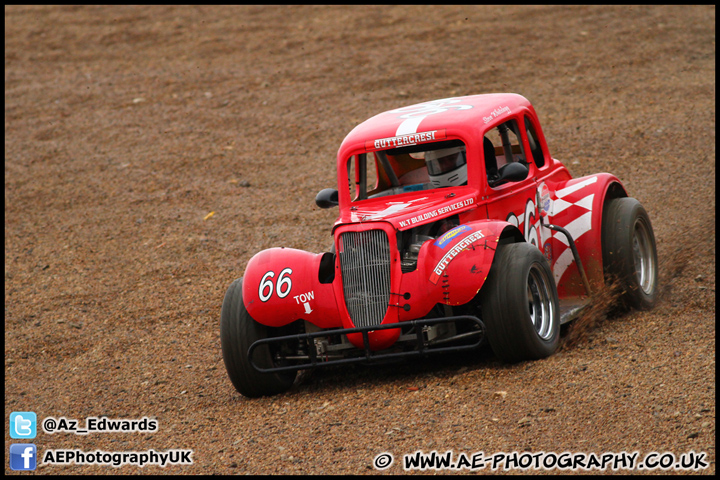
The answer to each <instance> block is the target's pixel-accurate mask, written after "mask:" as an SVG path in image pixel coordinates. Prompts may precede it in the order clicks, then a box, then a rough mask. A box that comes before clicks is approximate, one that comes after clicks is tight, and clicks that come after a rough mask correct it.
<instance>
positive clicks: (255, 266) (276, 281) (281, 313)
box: [242, 248, 341, 328]
mask: <svg viewBox="0 0 720 480" xmlns="http://www.w3.org/2000/svg"><path fill="white" fill-rule="evenodd" d="M323 255H324V254H322V253H319V254H315V253H309V252H305V251H302V250H296V249H293V248H271V249H268V250H263V251H262V252H260V253H258V254H256V255H255V256H254V257H252V258H251V259H250V261H249V262H248V264H247V267H246V268H245V275H244V280H243V291H242V293H243V303H244V304H245V308H246V309H247V311H248V313H249V314H250V316H251V317H252V318H253V319H254V320H255V321H257V322H259V323H262V324H263V325H267V326H270V327H281V326H283V325H287V324H289V323H292V322H294V321H295V320H298V319H301V318H302V319H304V320H307V321H309V322H311V323H313V324H315V325H317V326H318V327H320V328H331V327H337V326H339V325H341V321H340V313H339V312H338V307H337V303H336V301H335V293H334V291H333V286H332V283H321V281H320V278H319V273H320V262H321V260H322V258H323ZM328 255H330V254H328Z"/></svg>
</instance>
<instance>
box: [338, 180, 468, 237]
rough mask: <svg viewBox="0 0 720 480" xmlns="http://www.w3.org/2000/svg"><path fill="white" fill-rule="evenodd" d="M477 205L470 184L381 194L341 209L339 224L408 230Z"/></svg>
mask: <svg viewBox="0 0 720 480" xmlns="http://www.w3.org/2000/svg"><path fill="white" fill-rule="evenodd" d="M476 206H477V191H476V190H475V189H472V188H469V187H460V188H453V189H450V188H448V189H442V190H440V191H432V192H417V193H413V194H404V195H393V196H388V197H379V198H373V199H369V200H363V201H360V202H353V203H352V205H351V207H345V208H342V209H341V214H340V218H339V219H338V221H337V222H336V226H337V225H340V224H348V223H366V222H378V221H383V222H388V223H391V224H392V225H393V227H395V228H396V229H398V230H407V229H410V228H413V227H417V226H420V225H423V224H425V223H431V222H435V221H437V220H440V219H441V218H444V217H448V216H450V215H455V214H457V213H460V212H464V211H467V210H471V209H473V208H475V207H476Z"/></svg>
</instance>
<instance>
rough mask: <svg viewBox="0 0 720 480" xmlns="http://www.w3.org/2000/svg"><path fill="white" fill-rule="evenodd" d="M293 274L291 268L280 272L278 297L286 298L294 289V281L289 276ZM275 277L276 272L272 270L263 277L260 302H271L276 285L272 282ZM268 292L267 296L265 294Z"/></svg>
mask: <svg viewBox="0 0 720 480" xmlns="http://www.w3.org/2000/svg"><path fill="white" fill-rule="evenodd" d="M291 273H292V270H291V269H289V268H286V269H284V270H282V271H281V272H280V275H278V278H277V296H278V297H280V298H285V297H287V296H288V294H289V293H290V290H291V289H292V280H291V279H290V277H289V276H287V275H290V274H291ZM274 276H275V272H273V271H272V270H271V271H269V272H267V273H266V274H265V275H263V277H262V279H261V280H260V288H259V289H258V296H259V297H260V301H262V302H267V301H268V300H270V297H271V296H272V294H273V290H274V288H275V287H274V285H273V282H272V278H273V277H274ZM266 290H267V294H265V293H263V292H265V291H266Z"/></svg>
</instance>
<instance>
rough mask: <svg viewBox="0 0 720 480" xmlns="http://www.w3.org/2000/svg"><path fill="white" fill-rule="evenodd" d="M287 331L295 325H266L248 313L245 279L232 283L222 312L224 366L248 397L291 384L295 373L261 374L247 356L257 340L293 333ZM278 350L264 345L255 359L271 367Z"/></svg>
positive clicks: (236, 386) (240, 390)
mask: <svg viewBox="0 0 720 480" xmlns="http://www.w3.org/2000/svg"><path fill="white" fill-rule="evenodd" d="M285 330H292V327H290V328H283V329H275V328H272V327H267V326H265V325H262V324H260V323H258V322H256V321H255V320H253V318H252V317H251V316H250V315H249V314H248V312H247V310H246V309H245V304H244V303H243V300H242V278H239V279H237V280H235V281H234V282H233V283H232V284H231V285H230V287H229V288H228V290H227V292H226V293H225V299H224V300H223V304H222V310H221V313H220V342H221V345H222V353H223V360H224V361H225V368H226V369H227V372H228V375H229V377H230V380H231V381H232V383H233V385H234V386H235V389H236V390H237V391H238V392H240V393H241V394H243V395H244V396H246V397H261V396H264V395H275V394H278V393H282V392H284V391H286V390H288V389H289V388H290V387H291V386H292V384H293V382H294V381H295V377H296V376H297V373H296V372H289V373H288V372H280V373H260V372H258V371H257V370H255V369H254V368H253V367H252V365H250V360H249V359H248V349H249V348H250V345H252V344H253V343H254V342H255V341H257V340H261V339H264V338H269V337H273V336H280V335H289V334H291V333H293V332H292V331H285ZM276 353H277V352H276V349H275V348H270V346H269V345H261V346H259V347H257V348H256V349H255V350H254V352H253V359H254V361H255V363H256V364H257V365H258V366H260V367H261V368H271V367H273V366H276V365H275V362H274V357H275V354H276Z"/></svg>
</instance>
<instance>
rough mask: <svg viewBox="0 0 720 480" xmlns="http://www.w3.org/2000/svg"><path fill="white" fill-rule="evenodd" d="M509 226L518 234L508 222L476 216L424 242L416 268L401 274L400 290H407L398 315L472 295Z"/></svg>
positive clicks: (457, 301) (423, 311) (404, 317)
mask: <svg viewBox="0 0 720 480" xmlns="http://www.w3.org/2000/svg"><path fill="white" fill-rule="evenodd" d="M509 230H512V232H513V234H514V236H515V237H516V238H520V232H519V231H518V230H517V227H515V226H514V225H512V224H510V223H508V222H504V221H500V220H479V221H475V222H468V223H465V224H463V225H460V226H458V227H455V228H453V229H451V230H448V231H447V232H445V234H443V235H441V236H440V237H438V238H437V239H434V240H428V241H427V242H425V243H424V244H423V245H422V247H421V248H420V252H419V253H418V264H417V269H416V270H415V271H414V272H409V273H407V274H405V275H403V279H402V285H401V291H402V292H408V293H407V294H406V295H405V297H401V300H400V302H404V303H405V304H407V305H408V306H407V307H404V308H400V309H399V310H400V319H401V320H408V319H413V318H419V317H422V316H424V315H426V314H427V313H428V312H429V311H430V310H431V309H432V308H433V307H434V306H435V305H436V304H438V303H442V304H445V305H462V304H465V303H468V302H469V301H471V300H472V299H473V298H475V296H476V295H477V293H478V292H479V291H480V289H481V288H482V286H483V284H484V283H485V280H486V279H487V276H488V272H489V271H490V267H491V266H492V262H493V259H494V258H495V250H496V249H497V245H498V241H499V240H500V238H501V237H502V236H503V232H506V233H507V231H509ZM406 297H409V298H406ZM403 298H404V300H403ZM399 306H401V307H403V306H404V305H399Z"/></svg>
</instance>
